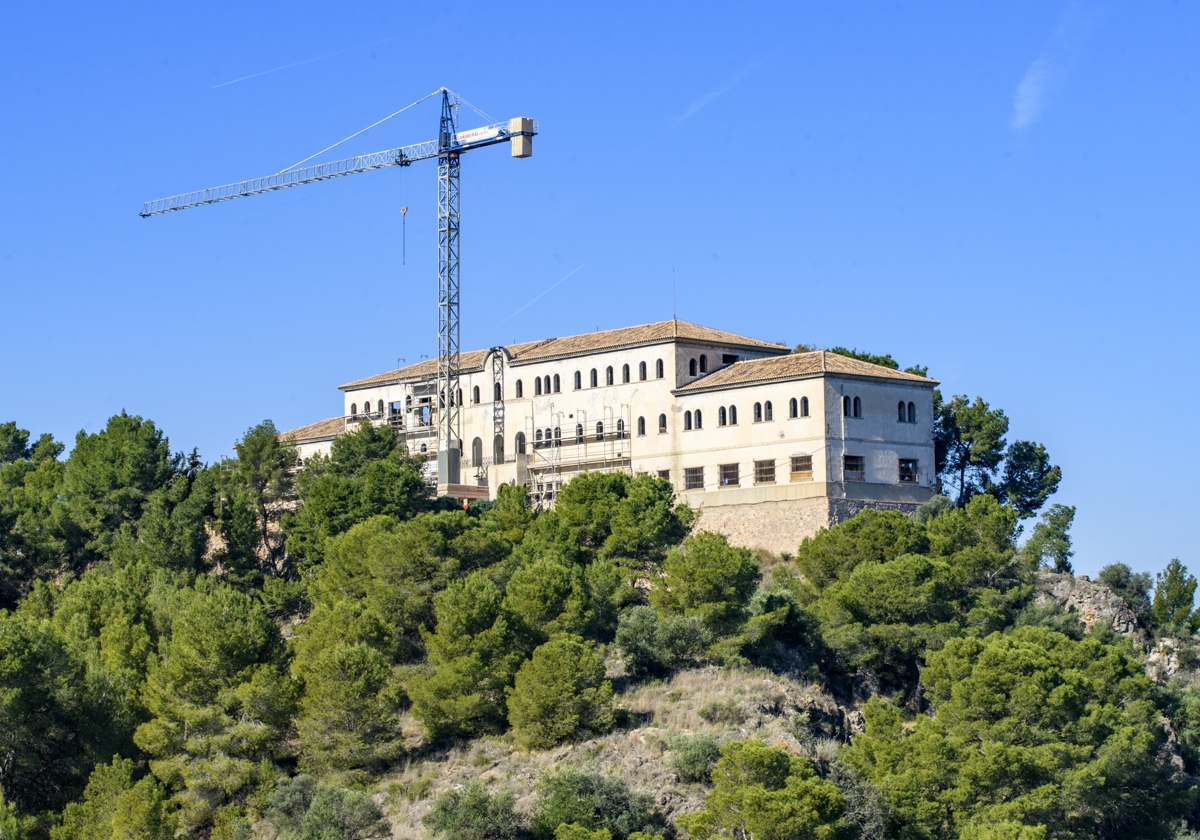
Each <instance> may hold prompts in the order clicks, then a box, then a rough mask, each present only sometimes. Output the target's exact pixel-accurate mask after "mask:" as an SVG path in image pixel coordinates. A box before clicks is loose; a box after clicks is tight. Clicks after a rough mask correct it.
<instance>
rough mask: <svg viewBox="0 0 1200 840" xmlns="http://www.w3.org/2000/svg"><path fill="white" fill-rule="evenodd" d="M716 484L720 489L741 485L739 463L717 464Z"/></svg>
mask: <svg viewBox="0 0 1200 840" xmlns="http://www.w3.org/2000/svg"><path fill="white" fill-rule="evenodd" d="M717 486H718V487H720V488H722V489H724V488H726V487H741V486H742V471H741V464H737V463H734V464H717Z"/></svg>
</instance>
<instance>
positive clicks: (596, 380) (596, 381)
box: [589, 368, 600, 388]
mask: <svg viewBox="0 0 1200 840" xmlns="http://www.w3.org/2000/svg"><path fill="white" fill-rule="evenodd" d="M590 376H591V379H590V380H589V381H590V382H591V383H592V387H593V388H595V387H596V386H597V385H599V384H600V379H599V378H598V377H597V376H596V369H595V368H592V372H591V374H590Z"/></svg>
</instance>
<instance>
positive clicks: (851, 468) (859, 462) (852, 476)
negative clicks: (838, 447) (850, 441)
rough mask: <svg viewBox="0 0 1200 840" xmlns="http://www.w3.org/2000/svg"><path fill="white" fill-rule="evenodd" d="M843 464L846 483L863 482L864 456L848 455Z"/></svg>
mask: <svg viewBox="0 0 1200 840" xmlns="http://www.w3.org/2000/svg"><path fill="white" fill-rule="evenodd" d="M844 457H845V460H844V461H843V462H842V472H843V474H844V477H845V480H846V481H862V480H863V478H864V477H865V467H864V465H863V456H861V455H846V456H844Z"/></svg>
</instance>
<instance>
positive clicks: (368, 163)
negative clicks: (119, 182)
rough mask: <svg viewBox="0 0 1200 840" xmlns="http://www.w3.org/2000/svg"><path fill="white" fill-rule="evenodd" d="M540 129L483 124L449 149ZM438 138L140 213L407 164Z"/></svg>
mask: <svg viewBox="0 0 1200 840" xmlns="http://www.w3.org/2000/svg"><path fill="white" fill-rule="evenodd" d="M536 133H537V129H536V127H534V128H531V129H530V130H526V131H510V130H509V126H508V124H507V123H498V124H496V125H489V126H484V127H483V128H476V129H471V130H470V131H460V132H457V133H456V134H455V135H454V142H453V143H452V144H451V145H450V148H449V149H448V150H447V151H450V152H460V153H461V152H466V151H470V150H471V149H478V148H482V147H484V146H492V145H495V144H497V143H504V142H508V141H511V140H513V138H515V137H532V136H533V135H535V134H536ZM438 145H439V144H438V141H437V140H427V141H425V142H424V143H416V144H414V145H411V146H402V147H401V148H399V149H389V150H387V151H384V152H374V153H372V154H369V155H359V156H358V157H353V158H346V159H344V160H337V161H333V162H331V163H322V164H319V165H317V166H308V167H305V168H303V169H293V170H289V171H287V172H279V173H277V174H275V175H267V176H265V177H263V178H253V179H251V180H248V181H239V182H238V183H236V184H226V185H224V186H220V187H211V188H209V189H207V190H198V191H196V192H190V193H184V194H182V195H175V196H171V197H170V198H160V199H157V200H155V201H147V202H146V203H145V204H143V205H142V210H141V213H140V214H139V215H141V216H142V217H143V218H147V217H149V216H157V215H160V214H162V213H170V212H172V211H175V210H186V209H188V208H189V207H199V206H201V205H204V204H216V203H217V202H221V201H229V200H230V199H234V198H244V197H245V196H250V195H259V194H261V193H266V192H273V191H275V190H283V189H287V188H288V187H298V186H300V185H301V184H312V183H315V182H317V181H327V180H329V179H330V178H341V177H342V176H345V175H354V174H356V173H359V172H370V171H371V170H373V169H383V168H384V167H387V166H408V165H409V164H410V163H412V162H413V161H417V160H426V159H428V158H436V157H438V156H439V154H440V153H441V151H440V150H439V148H438Z"/></svg>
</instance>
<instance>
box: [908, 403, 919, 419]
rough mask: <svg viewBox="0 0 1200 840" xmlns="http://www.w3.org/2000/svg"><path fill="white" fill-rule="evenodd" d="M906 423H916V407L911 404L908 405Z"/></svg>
mask: <svg viewBox="0 0 1200 840" xmlns="http://www.w3.org/2000/svg"><path fill="white" fill-rule="evenodd" d="M908 422H909V423H916V422H917V407H916V406H915V405H914V404H913V403H909V404H908Z"/></svg>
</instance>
